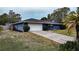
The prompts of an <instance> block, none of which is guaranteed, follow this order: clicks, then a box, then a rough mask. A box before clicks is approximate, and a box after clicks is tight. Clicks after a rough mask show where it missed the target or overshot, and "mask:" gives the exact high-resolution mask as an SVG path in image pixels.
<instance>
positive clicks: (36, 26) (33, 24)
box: [11, 18, 63, 31]
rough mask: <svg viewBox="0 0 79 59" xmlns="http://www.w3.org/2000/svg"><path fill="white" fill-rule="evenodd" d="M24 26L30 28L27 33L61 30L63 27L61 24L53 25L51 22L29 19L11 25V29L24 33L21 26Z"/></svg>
mask: <svg viewBox="0 0 79 59" xmlns="http://www.w3.org/2000/svg"><path fill="white" fill-rule="evenodd" d="M25 24H28V26H29V27H30V30H29V31H42V30H56V29H61V27H62V26H63V25H62V23H54V22H51V21H43V20H36V19H32V18H31V19H28V20H26V21H21V22H17V23H13V24H12V25H11V27H12V29H13V30H16V31H24V29H23V26H24V25H25Z"/></svg>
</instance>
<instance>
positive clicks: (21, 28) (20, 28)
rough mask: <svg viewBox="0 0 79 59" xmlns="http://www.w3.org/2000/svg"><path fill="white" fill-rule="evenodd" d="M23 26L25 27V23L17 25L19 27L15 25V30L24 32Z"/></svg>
mask: <svg viewBox="0 0 79 59" xmlns="http://www.w3.org/2000/svg"><path fill="white" fill-rule="evenodd" d="M23 26H24V24H23V23H22V24H17V25H15V28H16V30H18V31H24V30H23Z"/></svg>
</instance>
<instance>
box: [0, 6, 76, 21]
mask: <svg viewBox="0 0 79 59" xmlns="http://www.w3.org/2000/svg"><path fill="white" fill-rule="evenodd" d="M57 8H58V7H0V15H1V14H3V13H8V12H9V10H13V11H14V12H15V13H19V14H21V17H22V20H25V19H29V18H36V19H41V18H42V17H46V16H47V15H48V14H50V13H53V10H55V9H57ZM70 9H71V10H72V11H75V10H76V8H75V7H70Z"/></svg>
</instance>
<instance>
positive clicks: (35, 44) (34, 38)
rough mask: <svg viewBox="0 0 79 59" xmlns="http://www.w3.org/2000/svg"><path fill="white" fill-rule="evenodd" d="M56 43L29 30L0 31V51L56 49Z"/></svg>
mask: <svg viewBox="0 0 79 59" xmlns="http://www.w3.org/2000/svg"><path fill="white" fill-rule="evenodd" d="M58 45H59V44H58V43H56V42H54V41H51V40H49V39H47V38H45V37H41V36H39V35H36V34H33V33H30V32H24V33H22V32H14V31H2V32H0V51H56V50H58Z"/></svg>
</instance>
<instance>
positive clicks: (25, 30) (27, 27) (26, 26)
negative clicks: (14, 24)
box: [23, 24, 30, 32]
mask: <svg viewBox="0 0 79 59" xmlns="http://www.w3.org/2000/svg"><path fill="white" fill-rule="evenodd" d="M23 29H24V32H28V31H29V30H30V27H29V26H28V24H24V27H23Z"/></svg>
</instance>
